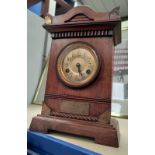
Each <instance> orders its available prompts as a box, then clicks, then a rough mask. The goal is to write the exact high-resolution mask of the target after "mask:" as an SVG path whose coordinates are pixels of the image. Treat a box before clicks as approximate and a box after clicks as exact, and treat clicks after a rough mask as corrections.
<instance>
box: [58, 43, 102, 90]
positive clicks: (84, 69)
mask: <svg viewBox="0 0 155 155" xmlns="http://www.w3.org/2000/svg"><path fill="white" fill-rule="evenodd" d="M57 71H58V75H59V77H60V78H61V80H62V81H63V82H64V83H65V84H67V85H69V86H71V87H82V86H85V85H87V84H89V83H90V82H91V81H92V80H94V78H95V77H96V76H97V73H98V71H99V59H98V56H97V54H96V52H95V51H94V49H93V48H92V47H91V46H90V45H88V44H86V43H83V42H80V43H79V42H78V43H72V44H70V45H68V46H67V47H66V48H64V49H63V50H62V51H61V53H60V55H59V57H58V61H57Z"/></svg>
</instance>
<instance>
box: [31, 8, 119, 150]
mask: <svg viewBox="0 0 155 155" xmlns="http://www.w3.org/2000/svg"><path fill="white" fill-rule="evenodd" d="M50 18H51V22H52V23H51V24H45V25H43V27H44V28H45V29H46V30H47V31H48V32H49V33H51V36H52V44H51V50H50V60H49V68H48V76H47V84H46V91H45V97H44V103H43V105H42V112H41V115H38V116H36V117H34V118H33V119H32V122H31V125H30V130H33V131H39V132H44V133H48V131H49V130H56V131H60V132H65V133H71V134H76V135H82V136H86V137H92V138H94V139H95V142H96V143H99V144H103V145H109V146H114V147H118V146H119V142H118V139H119V136H118V123H117V121H116V120H111V93H112V68H113V64H112V62H113V53H114V46H115V45H117V44H118V43H120V42H121V20H120V16H119V14H118V8H115V9H113V10H112V11H111V12H107V13H96V12H94V11H93V10H91V9H90V8H88V7H86V6H79V7H75V8H73V9H71V10H70V11H68V12H67V13H66V14H64V15H59V16H53V17H51V16H50ZM74 42H84V43H86V44H89V45H91V46H92V47H93V48H94V49H95V52H96V53H97V55H98V56H99V58H100V71H99V74H98V76H97V77H96V79H95V80H94V81H93V82H92V83H90V84H89V85H87V86H85V87H82V88H71V87H68V86H66V85H65V84H64V83H63V82H61V80H60V78H59V77H58V74H57V69H56V64H57V58H58V55H59V53H60V51H61V50H62V49H63V48H64V47H65V46H67V45H68V44H71V43H74Z"/></svg>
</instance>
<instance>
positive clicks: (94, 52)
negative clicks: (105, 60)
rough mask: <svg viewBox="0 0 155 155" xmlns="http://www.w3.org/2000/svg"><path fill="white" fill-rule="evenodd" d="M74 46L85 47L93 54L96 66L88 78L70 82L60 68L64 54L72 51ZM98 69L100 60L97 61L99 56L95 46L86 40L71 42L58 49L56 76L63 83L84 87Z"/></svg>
mask: <svg viewBox="0 0 155 155" xmlns="http://www.w3.org/2000/svg"><path fill="white" fill-rule="evenodd" d="M76 48H85V49H87V50H88V51H89V52H90V53H91V54H92V55H93V57H94V59H95V62H96V68H95V72H94V74H93V75H92V76H90V77H89V78H88V79H86V80H83V81H82V82H81V81H80V82H73V81H72V82H71V81H69V80H67V78H66V76H65V75H64V73H63V69H62V68H63V67H62V65H63V60H64V58H65V56H66V54H68V53H69V52H70V51H72V50H73V49H76ZM99 69H100V61H99V57H98V55H97V53H96V51H95V48H94V47H92V46H91V45H89V44H88V43H86V42H73V43H71V44H68V45H67V46H65V47H64V48H63V49H62V50H61V51H60V54H59V55H58V58H57V73H58V76H59V78H60V79H61V81H62V82H63V83H64V84H65V85H67V86H69V87H72V88H80V87H84V86H87V85H88V84H90V83H91V82H92V81H94V80H95V78H96V77H97V75H98V73H99Z"/></svg>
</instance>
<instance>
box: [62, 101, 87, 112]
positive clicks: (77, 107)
mask: <svg viewBox="0 0 155 155" xmlns="http://www.w3.org/2000/svg"><path fill="white" fill-rule="evenodd" d="M60 112H65V113H72V114H78V115H89V103H86V102H76V101H62V102H61V103H60Z"/></svg>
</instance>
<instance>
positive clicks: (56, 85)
mask: <svg viewBox="0 0 155 155" xmlns="http://www.w3.org/2000/svg"><path fill="white" fill-rule="evenodd" d="M78 41H80V42H85V43H88V44H90V43H91V46H92V47H94V49H95V51H96V53H97V55H98V56H99V58H100V65H101V66H100V71H99V73H98V76H97V77H96V79H95V80H94V81H93V82H92V83H90V84H89V85H88V86H86V87H83V88H74V89H73V88H70V87H68V86H66V85H64V83H63V82H61V80H60V78H59V77H58V74H57V61H56V59H57V57H58V55H59V54H60V52H61V50H62V49H63V48H64V47H65V46H66V45H68V44H70V43H74V42H78ZM97 45H102V46H97ZM51 51H52V52H51V56H50V61H49V69H48V76H47V77H48V78H47V85H46V93H45V103H46V104H47V105H48V106H49V107H50V108H51V109H52V111H53V112H64V111H63V108H62V107H63V106H65V105H63V104H66V102H67V101H75V104H80V106H79V108H78V109H77V111H78V110H79V111H80V109H83V108H84V109H85V111H88V112H86V113H81V115H83V114H84V115H89V116H95V117H99V116H100V115H102V114H103V113H104V112H106V113H110V109H111V83H112V82H111V81H112V69H111V68H112V52H113V39H112V37H109V38H99V37H98V38H73V39H54V40H53V41H52V48H51ZM85 102H87V103H89V106H87V110H86V108H85V107H86V106H85V105H86V104H83V103H85ZM68 106H69V104H68ZM71 106H73V105H72V104H71ZM73 107H74V106H73ZM75 107H76V105H75ZM68 108H70V107H68ZM76 108H77V107H76ZM67 112H68V113H72V110H70V111H67ZM77 113H78V112H77ZM73 114H76V113H75V112H73ZM79 114H80V113H79ZM109 119H110V116H109V118H108V119H106V120H104V119H103V120H102V121H104V122H105V121H106V122H109Z"/></svg>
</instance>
